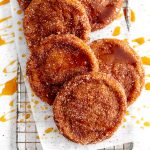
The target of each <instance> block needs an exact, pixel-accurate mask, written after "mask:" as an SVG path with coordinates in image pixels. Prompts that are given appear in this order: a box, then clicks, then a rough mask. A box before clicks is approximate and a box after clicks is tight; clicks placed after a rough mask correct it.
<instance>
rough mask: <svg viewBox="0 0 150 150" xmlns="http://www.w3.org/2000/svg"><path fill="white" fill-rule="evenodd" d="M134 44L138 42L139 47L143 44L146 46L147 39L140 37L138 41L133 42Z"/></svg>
mask: <svg viewBox="0 0 150 150" xmlns="http://www.w3.org/2000/svg"><path fill="white" fill-rule="evenodd" d="M132 42H136V43H138V44H139V45H142V44H144V42H145V39H144V37H139V38H137V39H134V40H132Z"/></svg>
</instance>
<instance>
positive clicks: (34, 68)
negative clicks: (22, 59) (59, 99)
mask: <svg viewBox="0 0 150 150" xmlns="http://www.w3.org/2000/svg"><path fill="white" fill-rule="evenodd" d="M98 70H99V68H98V61H97V59H96V57H95V55H94V53H93V52H92V51H91V49H90V47H89V46H88V45H86V44H85V43H84V42H83V41H82V40H81V39H79V38H78V37H75V36H74V35H51V36H49V37H47V38H45V39H44V40H43V41H41V42H40V46H39V48H38V51H37V53H32V54H31V56H30V58H29V60H28V63H27V75H28V78H29V82H30V85H31V88H32V90H33V91H34V92H35V94H36V95H37V96H39V97H40V98H41V99H42V100H43V101H46V102H48V103H49V104H52V103H53V100H54V99H55V96H56V94H57V92H58V91H59V89H60V88H61V86H62V85H63V84H64V82H66V81H68V80H70V79H71V78H72V77H74V76H76V75H80V74H83V73H87V72H89V71H98Z"/></svg>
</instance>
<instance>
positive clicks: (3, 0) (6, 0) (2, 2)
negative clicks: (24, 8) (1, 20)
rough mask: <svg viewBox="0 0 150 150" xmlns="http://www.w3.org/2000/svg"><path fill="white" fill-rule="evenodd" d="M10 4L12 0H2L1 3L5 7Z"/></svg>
mask: <svg viewBox="0 0 150 150" xmlns="http://www.w3.org/2000/svg"><path fill="white" fill-rule="evenodd" d="M9 2H10V0H2V1H1V2H0V6H2V5H5V4H8V3H9Z"/></svg>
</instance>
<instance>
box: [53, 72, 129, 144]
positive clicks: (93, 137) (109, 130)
mask: <svg viewBox="0 0 150 150" xmlns="http://www.w3.org/2000/svg"><path fill="white" fill-rule="evenodd" d="M125 111H126V96H125V93H124V89H123V88H122V86H121V85H120V84H119V83H118V82H117V80H115V79H114V78H113V77H111V76H110V75H107V74H101V73H89V74H86V75H80V76H76V77H75V78H73V79H72V80H70V81H69V82H68V83H66V84H65V85H64V86H63V88H62V89H61V90H60V92H59V93H58V95H57V97H56V99H55V101H54V104H53V112H54V120H55V122H56V125H57V127H58V129H59V131H60V133H61V134H63V135H64V136H65V137H67V138H68V139H70V140H72V141H74V142H76V143H80V144H90V143H96V142H98V141H102V140H105V139H107V138H109V137H111V136H112V135H113V133H114V132H115V131H116V130H117V128H118V127H119V125H120V124H121V122H122V118H123V117H124V114H125Z"/></svg>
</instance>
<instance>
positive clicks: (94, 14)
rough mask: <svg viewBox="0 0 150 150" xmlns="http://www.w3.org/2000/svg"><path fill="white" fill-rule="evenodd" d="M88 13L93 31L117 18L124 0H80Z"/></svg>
mask: <svg viewBox="0 0 150 150" xmlns="http://www.w3.org/2000/svg"><path fill="white" fill-rule="evenodd" d="M80 1H81V3H82V4H83V5H84V7H85V9H86V12H87V14H88V17H89V20H90V24H91V27H92V31H95V30H97V29H101V28H104V27H105V26H106V25H108V24H110V23H111V22H112V21H113V20H114V19H116V17H117V15H118V13H119V12H120V9H121V6H122V2H123V0H80Z"/></svg>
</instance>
